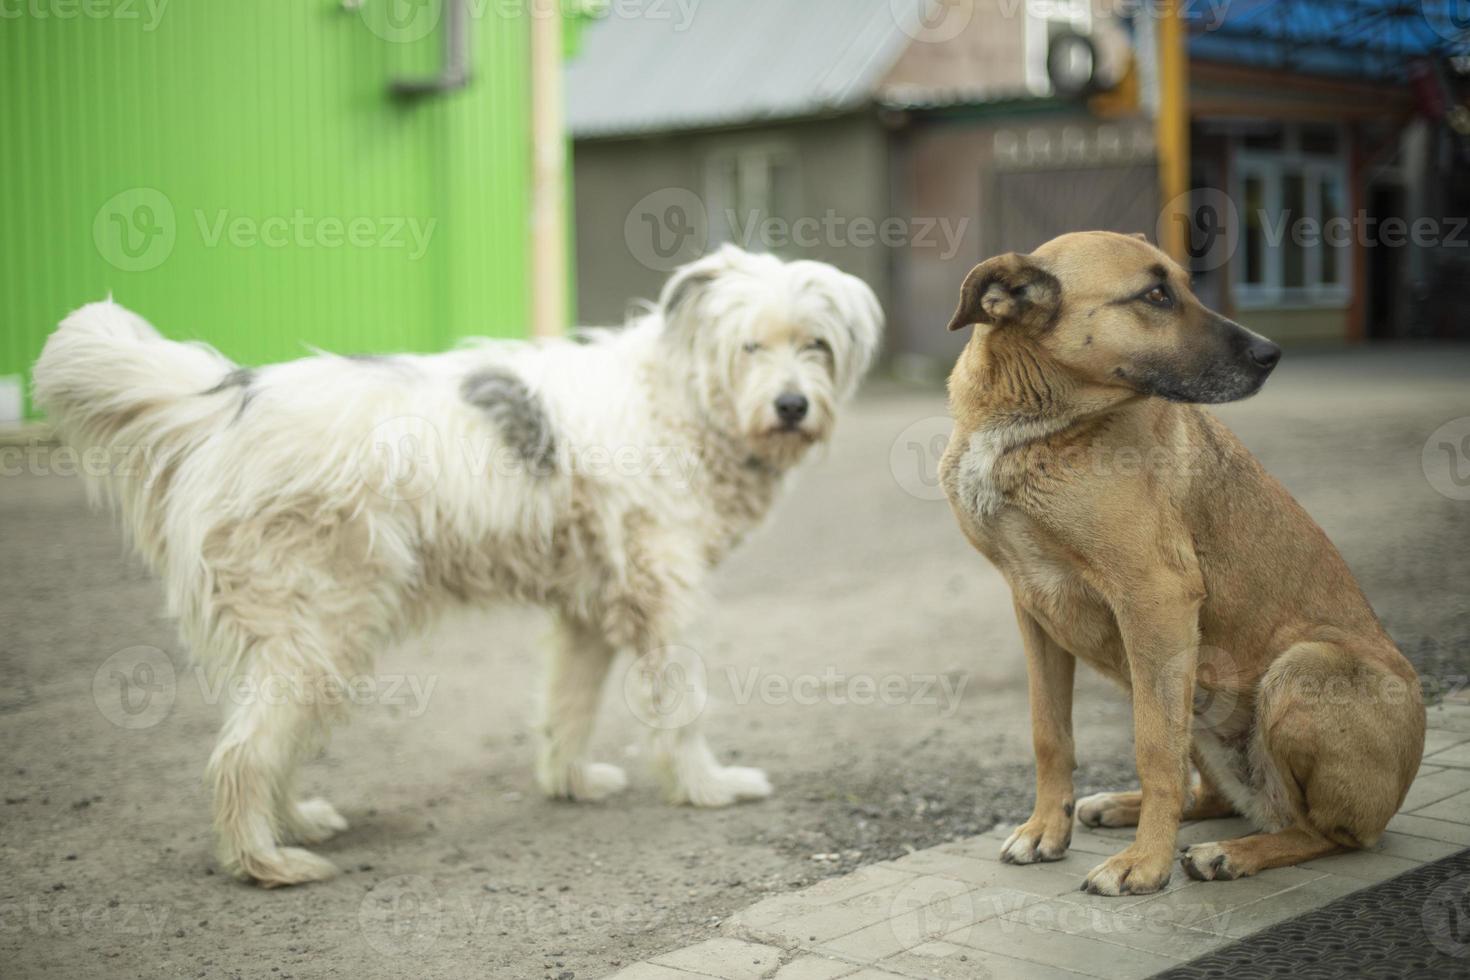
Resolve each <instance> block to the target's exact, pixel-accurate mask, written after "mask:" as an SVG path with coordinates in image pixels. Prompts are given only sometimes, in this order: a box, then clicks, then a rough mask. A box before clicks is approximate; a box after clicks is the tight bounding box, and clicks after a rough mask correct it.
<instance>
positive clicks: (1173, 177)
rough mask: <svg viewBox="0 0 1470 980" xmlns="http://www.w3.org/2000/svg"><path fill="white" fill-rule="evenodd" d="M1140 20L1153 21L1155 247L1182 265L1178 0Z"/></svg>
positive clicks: (1185, 119) (1184, 147) (1184, 207)
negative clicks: (1158, 236) (1158, 234)
mask: <svg viewBox="0 0 1470 980" xmlns="http://www.w3.org/2000/svg"><path fill="white" fill-rule="evenodd" d="M1139 16H1142V17H1150V16H1157V17H1158V18H1159V19H1158V23H1157V24H1156V25H1154V26H1155V28H1156V30H1155V31H1154V32H1153V33H1154V36H1155V38H1156V39H1157V42H1158V50H1157V52H1155V53H1154V54H1155V56H1156V57H1157V59H1158V60H1157V64H1158V75H1157V78H1158V108H1157V109H1156V111H1155V113H1154V144H1155V147H1156V152H1157V154H1158V160H1159V204H1160V206H1162V207H1164V208H1167V209H1168V213H1166V214H1164V215H1161V217H1162V218H1163V219H1164V220H1163V221H1161V222H1160V224H1161V226H1162V227H1163V229H1164V233H1163V239H1162V240H1161V241H1160V242H1159V247H1160V248H1162V249H1163V250H1164V251H1165V252H1168V253H1169V255H1171V256H1172V257H1173V258H1174V260H1175V261H1176V262H1185V261H1186V259H1187V255H1186V252H1185V249H1186V248H1187V246H1188V244H1189V221H1190V215H1189V208H1188V202H1187V201H1186V199H1185V197H1184V195H1185V194H1186V193H1187V192H1188V191H1189V48H1188V43H1189V41H1188V38H1187V36H1186V34H1185V30H1184V21H1183V19H1182V18H1181V16H1180V12H1179V0H1158V2H1157V3H1154V4H1150V5H1145V7H1144V8H1143V11H1142V12H1141V13H1140V14H1139Z"/></svg>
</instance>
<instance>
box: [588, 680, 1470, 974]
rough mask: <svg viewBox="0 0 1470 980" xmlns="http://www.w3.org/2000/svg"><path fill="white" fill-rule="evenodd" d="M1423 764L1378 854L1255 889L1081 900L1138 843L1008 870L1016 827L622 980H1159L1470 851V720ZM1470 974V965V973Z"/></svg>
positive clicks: (1078, 837) (733, 928)
mask: <svg viewBox="0 0 1470 980" xmlns="http://www.w3.org/2000/svg"><path fill="white" fill-rule="evenodd" d="M1429 727H1430V730H1429V736H1428V739H1427V742H1426V745H1425V748H1424V762H1423V765H1422V766H1421V768H1420V770H1419V775H1418V777H1417V779H1416V780H1415V783H1414V786H1413V788H1412V789H1411V790H1410V791H1409V796H1408V799H1407V800H1405V802H1404V806H1403V808H1402V810H1401V812H1400V813H1399V814H1398V816H1396V817H1394V819H1393V821H1392V822H1391V823H1390V824H1389V826H1388V833H1386V834H1385V835H1384V837H1383V840H1382V841H1380V842H1379V844H1378V846H1377V847H1375V848H1374V849H1373V850H1371V851H1367V852H1358V853H1352V854H1340V855H1335V856H1333V857H1328V858H1323V859H1321V860H1317V861H1309V862H1307V863H1306V864H1303V865H1300V866H1298V867H1294V868H1278V869H1275V870H1272V871H1266V872H1263V873H1261V874H1260V875H1258V876H1256V877H1253V878H1242V879H1239V880H1237V881H1228V882H1199V881H1193V880H1191V879H1189V878H1188V877H1186V876H1185V875H1184V874H1183V873H1182V872H1181V871H1179V870H1178V869H1177V868H1176V869H1175V873H1174V875H1173V877H1172V879H1171V881H1170V882H1169V886H1168V888H1166V889H1165V890H1164V891H1162V892H1159V893H1157V894H1153V895H1143V896H1135V897H1126V898H1102V897H1099V896H1092V895H1087V894H1084V893H1083V892H1081V891H1079V890H1078V885H1079V883H1080V882H1081V880H1082V878H1083V876H1084V875H1085V874H1086V873H1087V871H1088V870H1089V869H1090V868H1092V866H1093V865H1095V864H1096V863H1097V862H1099V861H1100V860H1102V858H1103V857H1105V856H1107V855H1110V854H1113V853H1116V852H1117V851H1118V850H1121V849H1122V847H1123V846H1124V845H1125V843H1126V842H1127V841H1128V840H1130V839H1131V837H1132V830H1131V828H1130V829H1127V830H1122V829H1101V830H1089V829H1086V828H1083V827H1081V826H1078V827H1077V828H1076V831H1075V833H1074V834H1073V837H1072V847H1071V850H1070V851H1069V852H1068V854H1067V856H1066V858H1065V859H1063V860H1061V861H1057V862H1053V863H1047V864H1036V865H1030V866H1026V867H1021V866H1017V865H1008V864H1002V863H1001V862H1000V860H999V858H998V857H997V855H998V853H999V849H1000V843H1001V841H1002V840H1003V839H1004V838H1005V836H1006V834H1007V833H1009V831H1010V828H1009V827H998V828H996V829H994V830H992V831H990V832H989V833H987V834H983V835H981V836H979V837H972V838H969V839H967V840H962V841H954V842H951V843H948V844H942V845H940V846H939V847H935V848H931V849H929V850H925V851H918V852H915V853H914V854H910V855H909V856H907V857H904V858H900V859H898V860H896V861H886V862H883V863H881V864H874V865H869V866H867V867H865V868H862V869H860V870H858V871H855V872H853V873H852V874H848V875H844V876H842V877H838V878H830V879H827V880H826V881H823V882H821V883H819V884H817V885H814V886H812V887H810V888H807V889H804V890H802V891H797V892H790V893H787V894H784V895H777V896H773V897H771V898H767V899H765V900H763V901H761V902H758V903H757V904H755V905H753V906H751V907H750V908H747V909H745V910H744V911H742V912H740V913H738V914H736V915H734V916H732V917H731V918H730V919H728V920H726V921H725V922H724V923H722V924H721V926H720V932H721V933H722V935H720V936H718V937H716V938H712V939H709V940H706V941H705V942H702V943H698V944H696V945H693V946H689V947H686V948H684V949H679V950H674V951H673V952H669V953H664V954H662V955H660V956H656V957H654V958H653V959H651V960H648V961H645V962H642V963H636V964H634V965H632V966H629V967H626V968H624V969H623V970H621V971H620V972H618V973H617V974H615V975H614V976H615V978H616V980H710V978H716V980H837V978H846V980H879V978H900V980H903V978H907V980H950V978H953V980H970V978H994V980H1006V978H1011V977H1019V978H1025V980H1047V978H1076V977H1079V976H1081V977H1098V978H1106V980H1124V978H1130V977H1146V976H1150V975H1152V974H1154V973H1157V972H1159V971H1160V970H1164V969H1167V968H1169V967H1171V966H1175V965H1177V964H1179V963H1183V962H1185V961H1187V960H1190V959H1193V958H1195V957H1196V956H1199V955H1201V954H1203V953H1206V952H1208V951H1209V950H1211V949H1214V948H1216V947H1218V946H1221V945H1224V944H1226V943H1229V942H1232V941H1234V940H1236V939H1239V938H1241V937H1242V936H1246V935H1249V934H1251V933H1253V932H1255V931H1257V930H1259V929H1262V928H1265V927H1266V926H1269V925H1272V924H1273V923H1276V922H1280V921H1282V920H1284V919H1288V918H1291V917H1293V916H1297V915H1300V914H1302V913H1304V912H1308V911H1310V910H1312V909H1314V908H1317V907H1319V906H1321V905H1325V904H1327V903H1328V902H1330V901H1332V900H1334V899H1336V898H1340V897H1342V896H1343V895H1347V894H1349V893H1351V892H1354V891H1357V890H1358V889H1360V888H1364V887H1367V886H1368V885H1371V884H1373V883H1374V882H1377V881H1381V880H1383V879H1385V878H1390V877H1392V876H1394V875H1397V874H1399V873H1401V872H1403V871H1408V870H1410V869H1412V868H1415V867H1418V866H1419V865H1421V864H1424V863H1427V862H1429V861H1434V860H1437V859H1439V858H1441V857H1444V856H1446V855H1448V854H1452V853H1454V852H1456V851H1458V850H1461V849H1462V848H1465V847H1467V846H1470V704H1466V703H1463V702H1461V703H1456V704H1446V705H1443V706H1439V707H1435V708H1431V709H1429ZM1250 832H1251V827H1250V826H1249V825H1248V824H1246V823H1245V822H1244V821H1242V820H1239V819H1229V820H1207V821H1199V822H1196V823H1191V824H1186V825H1185V826H1184V827H1183V829H1182V830H1181V832H1180V835H1179V843H1180V845H1181V846H1183V845H1186V844H1194V843H1200V842H1203V841H1210V840H1220V839H1227V838H1231V837H1238V836H1241V835H1243V834H1246V833H1250ZM1466 966H1467V969H1470V962H1467V964H1466Z"/></svg>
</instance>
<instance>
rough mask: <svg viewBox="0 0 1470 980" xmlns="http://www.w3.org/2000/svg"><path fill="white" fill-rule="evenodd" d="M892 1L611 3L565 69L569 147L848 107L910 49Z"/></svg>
mask: <svg viewBox="0 0 1470 980" xmlns="http://www.w3.org/2000/svg"><path fill="white" fill-rule="evenodd" d="M901 6H902V5H896V4H894V3H893V2H892V0H660V2H652V0H641V2H629V0H623V2H621V3H619V2H614V3H611V4H609V5H608V6H607V8H606V10H605V12H604V13H603V14H602V16H601V17H599V19H598V20H597V21H595V22H593V23H591V24H589V25H587V27H586V28H585V29H584V31H583V34H582V42H581V50H580V51H578V52H577V54H575V55H574V56H573V57H572V58H571V59H569V60H568V62H567V74H566V81H567V123H568V126H569V128H570V130H571V133H572V135H573V136H574V137H597V136H625V135H632V134H638V133H655V132H668V131H672V130H679V129H691V128H698V127H710V126H728V125H738V124H743V123H750V122H757V121H761V120H775V119H791V118H798V117H802V116H811V115H820V114H825V113H829V112H838V111H844V110H850V109H855V108H858V107H860V106H862V105H864V104H866V103H869V102H871V101H872V100H873V98H874V94H875V89H876V88H877V86H878V83H879V81H880V80H881V79H882V77H883V76H884V74H886V73H887V71H888V69H889V68H890V67H891V66H892V65H893V62H894V61H895V60H896V59H897V58H898V56H899V54H900V53H901V52H902V51H903V49H904V47H905V46H906V45H907V43H908V42H909V40H910V37H909V35H908V34H905V33H904V31H903V30H902V28H901V27H900V25H899V23H898V19H897V17H896V16H895V13H894V10H895V9H896V8H898V7H901Z"/></svg>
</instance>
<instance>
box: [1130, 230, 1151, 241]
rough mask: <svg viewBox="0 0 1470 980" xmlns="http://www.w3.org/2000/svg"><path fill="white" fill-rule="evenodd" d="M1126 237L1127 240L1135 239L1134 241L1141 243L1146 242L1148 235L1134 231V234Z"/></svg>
mask: <svg viewBox="0 0 1470 980" xmlns="http://www.w3.org/2000/svg"><path fill="white" fill-rule="evenodd" d="M1128 237H1129V238H1136V239H1138V240H1139V241H1141V242H1146V241H1148V235H1147V234H1145V233H1144V232H1141V231H1135V232H1133V233H1131V234H1130V235H1129V236H1128Z"/></svg>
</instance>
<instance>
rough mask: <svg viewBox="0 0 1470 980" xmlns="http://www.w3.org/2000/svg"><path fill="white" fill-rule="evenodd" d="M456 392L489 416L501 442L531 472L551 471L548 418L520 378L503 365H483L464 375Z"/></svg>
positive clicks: (553, 442) (553, 444) (552, 442)
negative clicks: (500, 366)
mask: <svg viewBox="0 0 1470 980" xmlns="http://www.w3.org/2000/svg"><path fill="white" fill-rule="evenodd" d="M459 392H460V395H461V396H462V397H463V398H464V400H465V401H467V402H469V403H470V404H471V405H474V406H475V407H476V408H478V409H480V410H481V411H482V412H484V413H485V414H486V415H487V416H489V417H490V421H492V422H493V423H495V426H496V427H497V428H498V429H499V430H500V435H501V437H502V438H503V439H504V440H505V444H506V445H507V446H509V447H510V448H511V450H512V451H514V452H515V454H516V455H517V456H519V457H520V458H521V461H522V462H524V463H526V464H527V465H528V466H529V467H530V469H531V472H532V473H534V474H536V475H537V476H545V475H546V474H548V473H550V472H551V470H552V462H553V458H554V457H555V455H556V436H555V434H554V433H553V432H552V431H551V419H549V418H548V417H547V415H546V410H545V408H544V407H542V405H541V399H540V398H538V397H537V396H536V393H535V392H533V391H532V390H531V389H530V387H529V386H527V384H526V383H525V382H524V381H522V380H521V379H520V378H519V377H517V376H516V375H515V374H514V373H512V372H511V371H508V370H506V369H505V368H483V369H481V370H479V371H476V372H474V373H473V374H471V375H469V376H468V377H466V378H465V379H464V383H463V384H461V385H460V388H459Z"/></svg>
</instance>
